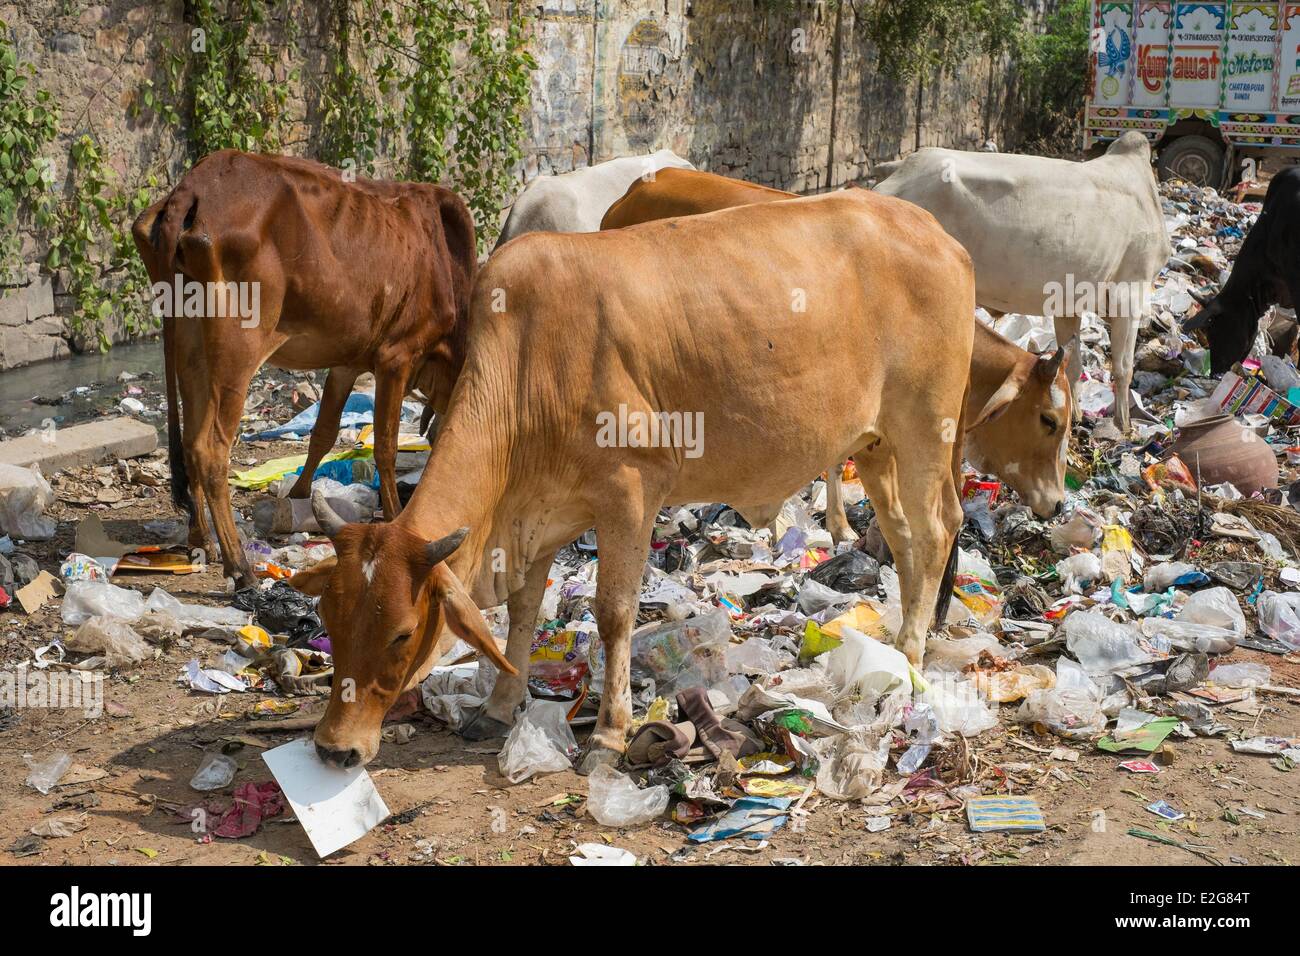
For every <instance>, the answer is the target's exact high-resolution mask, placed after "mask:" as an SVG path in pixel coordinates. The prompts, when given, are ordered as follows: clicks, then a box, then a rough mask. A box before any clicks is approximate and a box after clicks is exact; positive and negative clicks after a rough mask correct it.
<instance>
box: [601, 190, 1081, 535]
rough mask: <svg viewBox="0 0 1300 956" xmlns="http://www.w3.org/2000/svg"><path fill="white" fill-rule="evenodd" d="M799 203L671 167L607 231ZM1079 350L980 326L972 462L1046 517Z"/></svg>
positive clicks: (1058, 494) (838, 514)
mask: <svg viewBox="0 0 1300 956" xmlns="http://www.w3.org/2000/svg"><path fill="white" fill-rule="evenodd" d="M793 198H795V194H794V193H788V192H783V191H782V190H779V189H769V188H768V187H767V186H759V185H756V184H754V183H747V182H745V181H743V180H740V179H731V178H728V177H726V176H718V175H715V174H713V173H706V172H701V171H699V170H692V169H664V170H661V171H660V172H659V173H658V174H656V176H655V178H654V179H648V180H637V181H635V182H634V183H632V185H631V186H629V187H628V190H627V192H626V193H625V194H624V196H623V198H622V199H620V200H619V201H618V202H616V203H614V205H612V206H611V207H610V208H609V211H608V212H607V213H606V214H605V218H604V220H603V221H602V222H601V228H602V229H618V228H623V227H625V226H633V225H637V224H638V223H642V222H653V221H654V220H656V219H667V218H669V217H671V216H693V215H698V214H700V213H706V212H713V211H714V210H717V209H728V208H731V207H732V206H743V205H749V204H752V203H765V202H776V201H780V200H784V199H793ZM1072 350H1073V343H1071V344H1070V345H1067V346H1066V347H1065V348H1060V349H1057V350H1056V353H1055V354H1054V355H1051V356H1043V357H1041V358H1039V357H1037V356H1035V355H1033V354H1031V353H1029V352H1026V351H1025V350H1024V349H1022V348H1019V347H1017V346H1016V345H1014V344H1013V343H1011V342H1009V341H1007V340H1006V339H1005V338H1003V337H1002V336H1001V335H998V333H997V332H994V331H993V330H992V329H990V328H989V327H988V326H986V325H984V324H983V323H979V322H977V323H976V324H975V346H974V350H973V351H972V353H971V367H970V407H971V408H972V409H975V410H980V414H979V421H978V422H972V424H971V426H970V427H969V428H968V429H967V432H966V445H965V454H966V457H967V458H968V459H970V461H971V462H972V463H973V464H974V465H975V467H977V468H979V469H980V470H981V471H983V472H985V473H987V474H995V475H999V476H1001V477H1002V479H1003V480H1004V481H1005V482H1006V483H1007V484H1008V485H1010V486H1011V487H1012V488H1014V489H1015V491H1016V492H1017V494H1019V495H1020V497H1021V498H1022V499H1023V500H1024V501H1025V503H1026V504H1028V505H1029V507H1031V508H1032V509H1033V510H1034V512H1035V513H1036V514H1037V515H1038V516H1039V517H1042V518H1046V517H1050V516H1051V515H1053V514H1056V513H1057V512H1058V511H1059V510H1060V508H1061V505H1062V503H1063V502H1064V501H1065V464H1066V460H1065V456H1066V450H1067V448H1068V446H1069V433H1070V398H1069V395H1070V390H1069V385H1068V382H1067V379H1066V372H1065V368H1064V367H1063V366H1064V365H1065V364H1066V363H1068V360H1069V355H1070V353H1071V352H1072ZM840 473H841V469H839V468H832V469H830V472H829V481H828V482H827V497H826V529H827V530H828V531H829V532H830V533H831V536H832V537H833V538H834V539H835V540H836V541H849V540H852V539H854V538H855V537H857V535H856V534H854V532H853V530H852V529H851V528H850V527H849V523H848V519H847V518H846V517H845V514H844V503H843V500H842V492H841V485H840Z"/></svg>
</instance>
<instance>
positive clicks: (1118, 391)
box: [1075, 316, 1138, 435]
mask: <svg viewBox="0 0 1300 956" xmlns="http://www.w3.org/2000/svg"><path fill="white" fill-rule="evenodd" d="M1137 333H1138V320H1137V319H1136V318H1133V317H1131V316H1116V317H1115V318H1112V319H1111V320H1110V377H1111V382H1112V383H1113V385H1114V389H1115V408H1114V409H1113V410H1112V412H1111V417H1112V418H1114V420H1115V426H1116V427H1117V428H1118V429H1119V430H1120V433H1121V434H1124V435H1127V434H1128V427H1129V415H1128V405H1129V389H1130V388H1131V387H1132V385H1133V354H1134V351H1135V350H1136V349H1137ZM1075 351H1076V353H1077V351H1078V350H1077V349H1076V350H1075Z"/></svg>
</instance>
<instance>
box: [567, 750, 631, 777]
mask: <svg viewBox="0 0 1300 956" xmlns="http://www.w3.org/2000/svg"><path fill="white" fill-rule="evenodd" d="M622 757H623V755H622V754H621V753H619V752H618V751H617V750H611V749H610V748H608V747H591V748H590V749H589V750H587V752H586V753H584V754H583V755H582V762H581V763H579V764H578V773H580V774H582V776H584V777H585V776H587V775H588V774H589V773H591V772H592V771H593V770H595V769H596V768H597V767H600V766H607V767H613V766H614V765H615V764H617V763H618V762H619V760H621V759H622Z"/></svg>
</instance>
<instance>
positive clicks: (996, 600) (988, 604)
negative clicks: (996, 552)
mask: <svg viewBox="0 0 1300 956" xmlns="http://www.w3.org/2000/svg"><path fill="white" fill-rule="evenodd" d="M952 589H953V594H954V595H956V597H957V598H958V601H959V602H960V603H959V604H953V603H950V604H949V605H948V615H947V618H946V620H947V622H948V623H950V624H951V623H954V622H956V621H960V620H963V619H964V618H965V613H964V611H965V612H969V613H970V614H973V615H975V618H976V620H978V621H979V622H980V623H981V624H992V623H993V622H994V621H996V620H997V619H998V617H1000V616H1001V614H1002V589H1001V588H1000V587H999V586H998V578H997V575H996V574H994V573H993V568H992V566H991V565H990V564H989V563H988V561H987V560H985V558H984V555H982V554H980V553H979V552H978V551H966V550H964V549H959V551H958V555H957V574H956V576H955V577H954V578H953V583H952ZM963 609H964V611H963Z"/></svg>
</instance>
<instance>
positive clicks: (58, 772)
mask: <svg viewBox="0 0 1300 956" xmlns="http://www.w3.org/2000/svg"><path fill="white" fill-rule="evenodd" d="M23 763H25V764H27V769H28V770H30V771H31V773H29V774H28V775H27V779H26V780H24V781H23V783H25V784H27V786H29V787H31V788H32V789H33V790H36V791H38V792H39V793H49V792H50V790H51V789H52V788H53V787H54V786H55V785H57V784H58V782H59V780H60V779H62V777H63V775H64V774H65V773H67V772H68V769H69V768H70V767H71V766H72V756H71V754H65V753H55V754H50V755H49V756H48V757H33V756H32V755H31V754H23Z"/></svg>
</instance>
